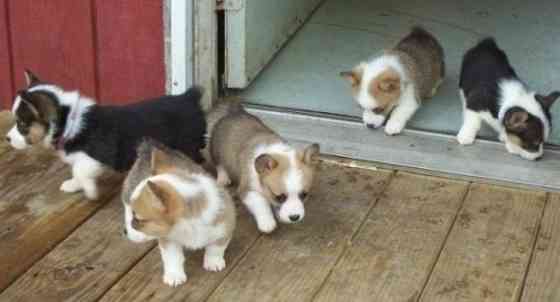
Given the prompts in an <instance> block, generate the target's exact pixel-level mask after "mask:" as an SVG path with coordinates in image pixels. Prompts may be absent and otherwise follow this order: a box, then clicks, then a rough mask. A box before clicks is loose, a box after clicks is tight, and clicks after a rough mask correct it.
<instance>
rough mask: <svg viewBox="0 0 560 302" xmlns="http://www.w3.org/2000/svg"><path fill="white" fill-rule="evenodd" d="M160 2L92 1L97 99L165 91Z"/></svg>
mask: <svg viewBox="0 0 560 302" xmlns="http://www.w3.org/2000/svg"><path fill="white" fill-rule="evenodd" d="M163 2H164V1H159V0H158V1H153V0H151V1H146V0H142V1H141V0H135V1H101V0H95V1H94V3H95V11H96V14H95V15H96V30H97V41H96V44H97V66H98V70H99V79H98V80H99V88H100V89H99V91H100V96H99V99H100V100H101V102H104V103H113V104H116V103H118V104H124V103H131V102H135V101H138V100H140V99H144V98H148V97H155V96H159V95H162V94H164V93H165V64H164V41H163V31H164V28H163V7H162V6H163ZM115 29H118V30H115Z"/></svg>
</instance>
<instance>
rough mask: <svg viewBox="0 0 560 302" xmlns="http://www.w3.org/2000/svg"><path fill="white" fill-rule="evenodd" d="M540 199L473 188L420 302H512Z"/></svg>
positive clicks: (511, 191) (526, 193) (512, 191)
mask: <svg viewBox="0 0 560 302" xmlns="http://www.w3.org/2000/svg"><path fill="white" fill-rule="evenodd" d="M545 196H546V194H545V193H542V192H531V191H522V190H515V189H508V188H504V187H497V186H491V185H478V184H477V185H473V186H472V187H471V190H470V192H469V194H468V196H467V199H466V200H465V203H464V205H463V208H462V210H461V212H460V213H459V216H458V218H457V221H456V223H455V225H454V226H453V229H452V231H451V233H450V235H449V240H448V241H447V244H446V245H445V247H444V249H443V251H442V253H441V257H440V259H439V261H438V262H437V264H436V266H435V268H434V271H433V274H432V276H431V278H430V280H429V283H428V284H427V286H426V289H425V291H424V293H423V295H422V298H421V300H420V301H426V302H438V301H455V302H461V301H477V302H478V301H517V299H518V297H519V294H520V290H521V288H522V284H523V279H524V275H525V270H526V268H527V264H528V261H529V258H530V254H531V249H532V247H533V242H534V241H533V240H534V239H535V236H536V234H535V233H536V229H537V225H538V223H539V221H540V218H541V214H542V210H543V207H544V205H545ZM535 301H538V300H535Z"/></svg>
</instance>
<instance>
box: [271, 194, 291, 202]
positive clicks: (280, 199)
mask: <svg viewBox="0 0 560 302" xmlns="http://www.w3.org/2000/svg"><path fill="white" fill-rule="evenodd" d="M286 198H288V197H287V196H286V194H280V195H276V196H275V197H274V199H276V201H277V202H284V201H286Z"/></svg>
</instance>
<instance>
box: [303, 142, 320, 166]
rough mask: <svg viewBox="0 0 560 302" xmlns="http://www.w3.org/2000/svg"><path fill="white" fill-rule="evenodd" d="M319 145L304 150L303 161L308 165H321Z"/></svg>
mask: <svg viewBox="0 0 560 302" xmlns="http://www.w3.org/2000/svg"><path fill="white" fill-rule="evenodd" d="M319 152H320V148H319V144H312V145H309V146H307V147H306V148H305V149H303V153H302V161H303V163H304V164H306V165H316V164H318V163H319Z"/></svg>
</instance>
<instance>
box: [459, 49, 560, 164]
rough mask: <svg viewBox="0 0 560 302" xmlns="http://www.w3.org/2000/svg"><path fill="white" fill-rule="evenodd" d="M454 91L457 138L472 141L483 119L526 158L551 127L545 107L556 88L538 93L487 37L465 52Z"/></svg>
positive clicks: (534, 155) (536, 154)
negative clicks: (459, 105)
mask: <svg viewBox="0 0 560 302" xmlns="http://www.w3.org/2000/svg"><path fill="white" fill-rule="evenodd" d="M459 94H460V97H461V101H462V102H463V125H462V127H461V130H460V131H459V133H458V134H457V140H458V141H459V143H460V144H462V145H469V144H472V143H473V142H474V141H475V138H476V135H477V133H478V131H479V130H480V127H481V125H482V121H485V122H486V123H487V124H488V125H490V126H491V127H492V128H493V129H494V130H495V131H496V132H497V133H498V134H499V138H500V140H501V141H502V142H505V145H506V149H507V150H508V152H510V153H513V154H517V155H520V156H521V157H523V158H525V159H529V160H535V159H538V158H540V157H541V156H542V154H543V144H544V142H545V141H546V139H547V138H548V136H549V135H550V130H551V128H552V126H551V116H550V107H551V106H552V104H553V103H554V102H555V101H556V99H557V98H558V97H559V96H560V92H558V91H555V92H552V93H551V94H549V95H541V94H538V93H535V92H534V91H532V90H530V89H529V88H528V87H527V85H525V83H524V82H522V81H521V80H520V79H519V77H518V76H517V74H516V73H515V70H514V69H513V67H512V66H511V64H510V63H509V60H508V58H507V55H506V54H505V53H504V51H503V50H501V49H500V48H499V47H498V45H496V41H495V40H494V39H493V38H486V39H484V40H482V41H481V42H479V43H478V44H477V45H476V46H475V47H473V48H471V49H470V50H469V51H467V52H466V54H465V56H464V57H463V63H462V66H461V76H460V82H459Z"/></svg>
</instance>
